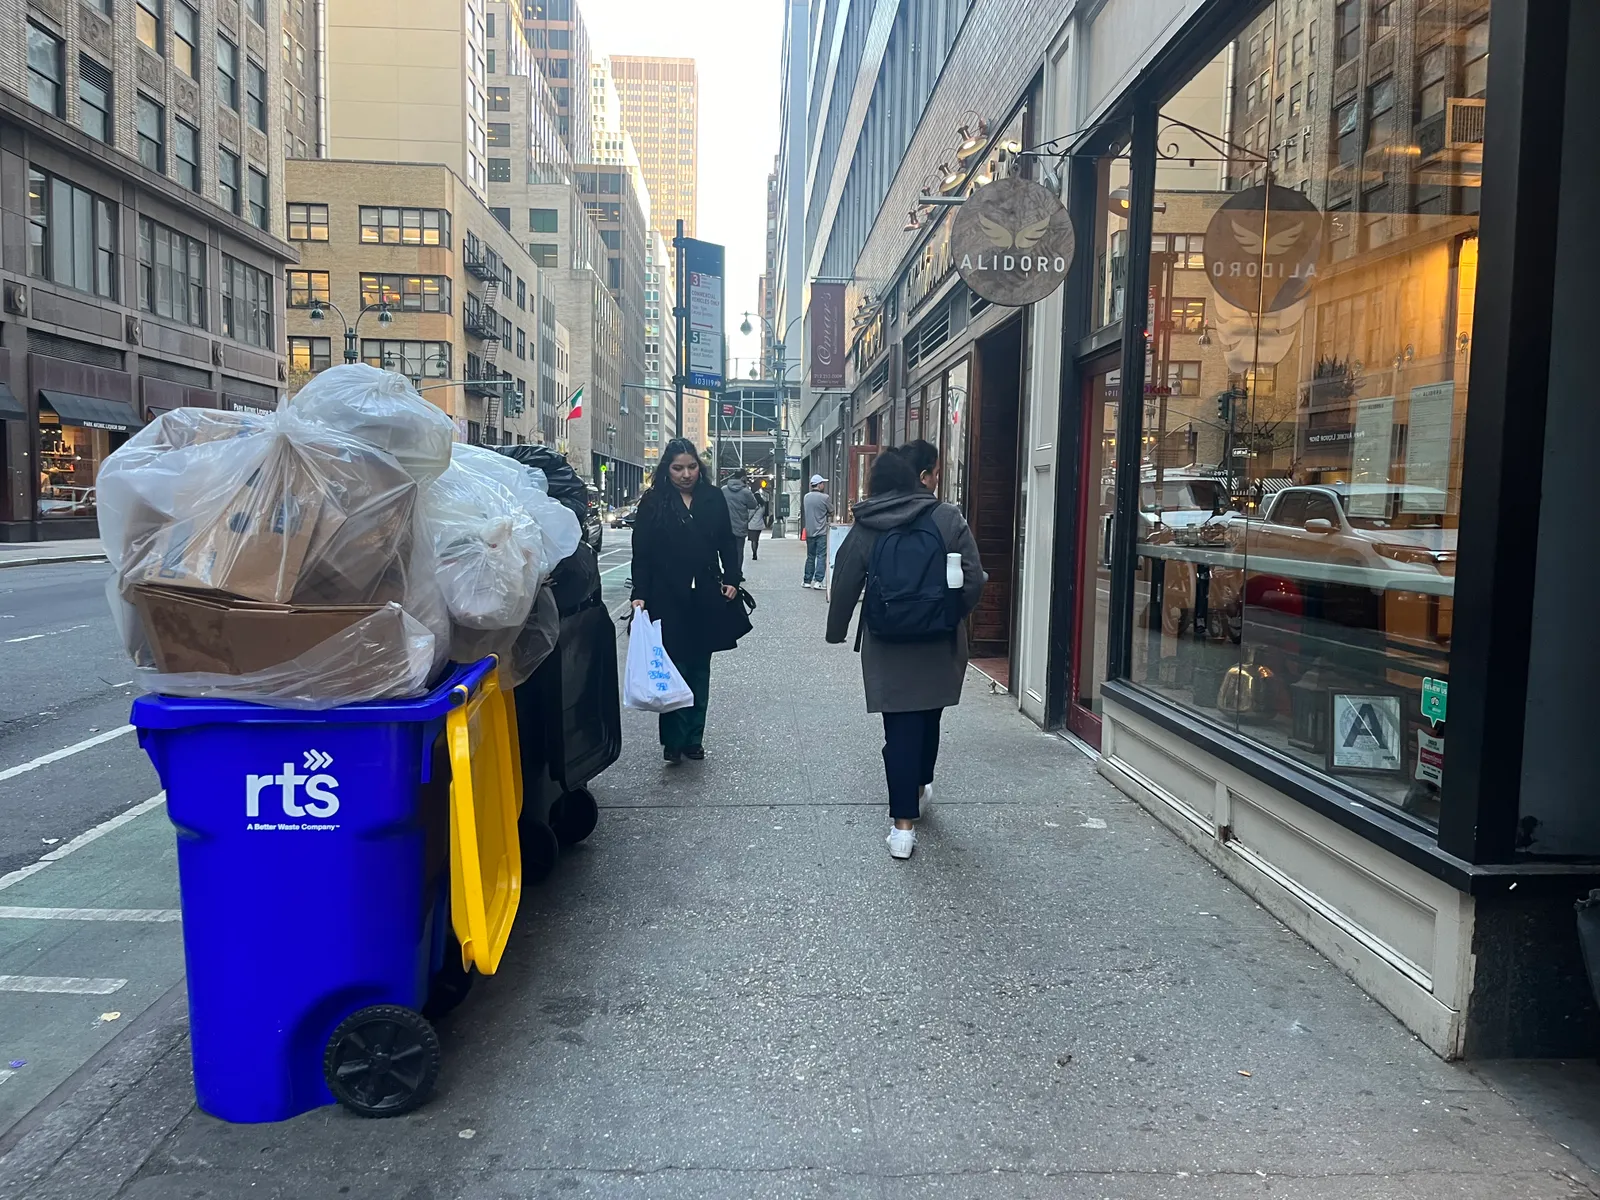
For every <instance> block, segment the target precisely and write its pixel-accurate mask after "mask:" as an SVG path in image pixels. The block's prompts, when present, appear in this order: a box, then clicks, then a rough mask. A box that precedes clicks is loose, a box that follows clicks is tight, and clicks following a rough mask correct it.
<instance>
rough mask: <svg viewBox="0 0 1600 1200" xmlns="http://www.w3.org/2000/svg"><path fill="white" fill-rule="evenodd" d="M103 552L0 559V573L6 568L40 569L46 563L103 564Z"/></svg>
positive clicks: (104, 559) (104, 557)
mask: <svg viewBox="0 0 1600 1200" xmlns="http://www.w3.org/2000/svg"><path fill="white" fill-rule="evenodd" d="M105 561H106V556H105V552H104V551H101V552H100V553H99V554H60V555H53V556H51V557H49V558H8V559H0V571H3V570H5V569H6V568H7V567H40V566H44V565H45V564H47V563H86V562H105Z"/></svg>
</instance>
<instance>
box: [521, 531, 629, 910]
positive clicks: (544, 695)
mask: <svg viewBox="0 0 1600 1200" xmlns="http://www.w3.org/2000/svg"><path fill="white" fill-rule="evenodd" d="M550 586H551V590H552V591H553V592H554V594H555V597H556V604H557V607H558V609H559V611H560V613H561V633H560V636H559V637H558V638H557V640H556V648H555V651H554V652H553V653H552V654H551V655H550V656H549V657H548V658H546V659H545V660H544V662H543V663H541V664H540V666H539V668H538V669H537V670H536V671H534V673H533V675H532V676H530V677H529V678H528V680H527V681H526V682H525V683H523V684H522V685H521V686H520V687H518V688H517V689H516V691H515V693H514V697H513V698H514V700H515V703H516V711H517V737H518V740H519V743H520V748H521V756H522V795H523V799H522V823H523V862H522V873H523V878H524V879H525V880H528V881H530V882H537V881H538V880H539V879H542V878H543V877H544V876H545V875H548V874H549V872H550V870H551V869H552V868H553V867H554V866H555V859H556V856H557V854H558V853H559V852H560V850H562V849H565V848H567V847H569V846H574V845H576V844H577V843H579V842H581V841H583V839H584V838H586V837H588V836H589V835H590V834H591V833H593V832H594V827H595V823H596V822H597V820H598V819H599V815H600V809H599V806H598V804H596V802H595V798H594V795H593V793H591V792H590V791H589V788H588V786H587V785H588V784H589V782H590V781H591V780H592V779H594V777H595V776H597V775H599V774H600V772H602V771H604V770H605V769H606V768H607V767H609V766H610V765H611V764H612V763H614V762H616V761H617V758H618V756H619V755H621V753H622V701H621V693H620V689H619V687H618V680H617V631H616V626H615V625H614V624H612V621H611V617H610V614H609V613H607V612H606V608H605V603H604V601H603V600H602V599H601V590H600V586H601V585H600V571H599V566H598V564H597V562H596V559H595V556H594V552H593V551H592V550H591V549H589V547H588V546H579V547H578V549H577V551H576V552H574V553H573V555H572V556H571V557H570V558H568V559H567V560H566V561H564V562H563V563H561V565H560V566H558V567H557V568H556V571H555V573H554V574H553V575H552V576H551V579H550ZM552 834H553V835H554V836H553V837H552V836H551V835H552Z"/></svg>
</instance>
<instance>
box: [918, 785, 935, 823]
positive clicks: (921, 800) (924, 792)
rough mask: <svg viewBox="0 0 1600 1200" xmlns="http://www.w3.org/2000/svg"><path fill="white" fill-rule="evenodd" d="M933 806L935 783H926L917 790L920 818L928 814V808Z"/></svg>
mask: <svg viewBox="0 0 1600 1200" xmlns="http://www.w3.org/2000/svg"><path fill="white" fill-rule="evenodd" d="M932 807H933V784H931V783H925V784H923V785H922V788H921V790H920V791H918V792H917V814H918V819H919V820H920V819H921V818H922V817H925V816H927V815H928V810H929V809H930V808H932Z"/></svg>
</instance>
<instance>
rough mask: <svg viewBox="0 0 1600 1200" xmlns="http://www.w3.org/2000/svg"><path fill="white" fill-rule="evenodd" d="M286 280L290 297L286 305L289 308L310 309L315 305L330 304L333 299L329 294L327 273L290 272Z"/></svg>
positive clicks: (286, 298) (285, 301) (285, 300)
mask: <svg viewBox="0 0 1600 1200" xmlns="http://www.w3.org/2000/svg"><path fill="white" fill-rule="evenodd" d="M285 280H286V287H287V290H288V295H287V297H285V299H284V304H285V306H286V307H288V308H310V307H311V306H312V305H314V304H328V303H330V302H331V301H332V299H333V297H332V296H331V295H330V294H329V292H328V273H327V272H326V271H289V272H287V273H286V275H285Z"/></svg>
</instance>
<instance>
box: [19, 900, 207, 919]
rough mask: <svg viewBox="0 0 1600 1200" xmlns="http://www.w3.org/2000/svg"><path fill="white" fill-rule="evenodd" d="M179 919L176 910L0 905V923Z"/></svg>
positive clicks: (178, 912)
mask: <svg viewBox="0 0 1600 1200" xmlns="http://www.w3.org/2000/svg"><path fill="white" fill-rule="evenodd" d="M179 919H181V912H180V910H178V909H176V908H22V907H19V906H17V905H6V904H0V921H149V922H155V923H160V924H164V923H166V922H168V921H177V920H179Z"/></svg>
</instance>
